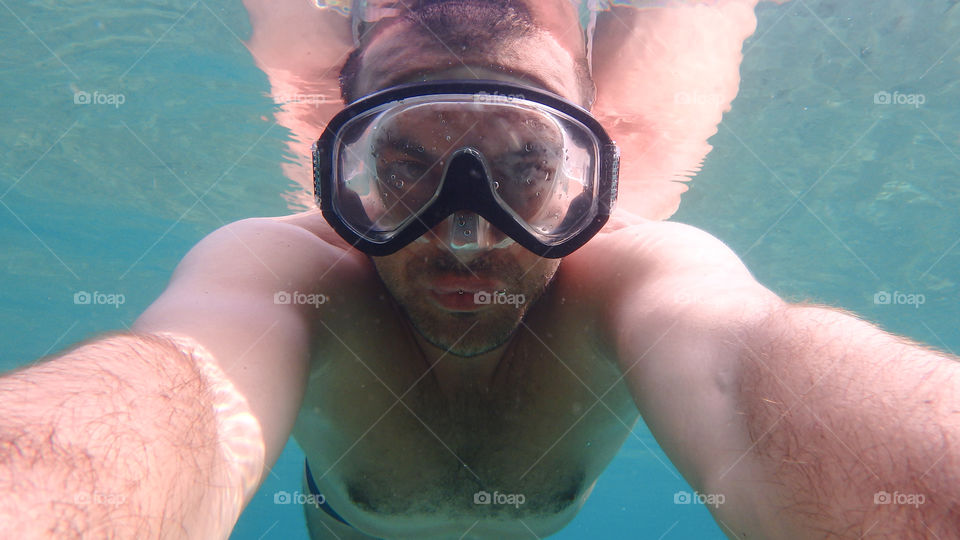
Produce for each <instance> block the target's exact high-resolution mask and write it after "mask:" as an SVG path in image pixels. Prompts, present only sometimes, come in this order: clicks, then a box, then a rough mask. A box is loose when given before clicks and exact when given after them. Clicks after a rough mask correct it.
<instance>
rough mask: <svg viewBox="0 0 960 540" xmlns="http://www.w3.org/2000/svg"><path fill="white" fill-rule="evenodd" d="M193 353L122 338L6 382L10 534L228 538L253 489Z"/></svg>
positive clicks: (1, 431) (158, 341)
mask: <svg viewBox="0 0 960 540" xmlns="http://www.w3.org/2000/svg"><path fill="white" fill-rule="evenodd" d="M194 356H195V355H194V354H191V353H190V352H185V351H183V350H181V347H178V346H177V345H176V344H174V343H173V342H171V341H169V340H167V339H164V338H162V337H157V336H148V335H115V336H110V337H107V338H105V339H101V340H99V341H95V342H92V343H89V344H86V345H82V346H80V347H78V348H76V349H74V350H72V351H70V352H68V353H66V354H64V355H62V356H60V357H58V358H54V359H52V360H49V361H46V362H43V363H40V364H37V365H35V366H32V367H30V368H27V369H22V370H19V371H17V372H14V373H11V374H8V375H6V376H4V377H3V378H0V531H2V534H0V536H3V537H5V538H50V537H56V538H80V537H97V538H101V537H103V538H182V537H188V536H189V537H204V538H216V537H224V536H225V535H226V534H227V533H228V532H229V528H230V527H232V525H233V520H235V519H236V517H237V516H238V515H239V508H236V507H237V504H236V501H237V500H239V499H242V498H243V495H244V490H243V485H242V482H240V481H238V478H237V474H235V473H236V472H237V471H236V468H235V464H234V463H231V462H229V461H227V459H226V458H227V457H228V456H227V454H225V453H224V452H223V448H222V447H221V445H220V444H219V442H218V441H219V437H218V434H219V433H220V431H221V430H220V424H221V421H220V419H219V418H218V417H217V415H216V414H215V412H214V405H228V404H227V403H224V401H223V398H224V397H225V396H224V393H223V392H222V390H223V388H222V386H221V384H220V383H222V381H217V380H215V375H212V374H211V373H210V372H208V371H207V369H206V368H205V367H204V366H202V365H201V363H202V360H199V359H198V358H195V357H194ZM211 375H212V376H211ZM229 408H231V409H232V411H233V412H239V413H241V414H242V410H243V407H242V405H241V406H236V404H234V406H233V407H229ZM241 423H242V420H241ZM248 424H249V423H248ZM253 427H254V428H255V426H253ZM261 460H262V457H261ZM233 508H236V510H235V511H234V510H233Z"/></svg>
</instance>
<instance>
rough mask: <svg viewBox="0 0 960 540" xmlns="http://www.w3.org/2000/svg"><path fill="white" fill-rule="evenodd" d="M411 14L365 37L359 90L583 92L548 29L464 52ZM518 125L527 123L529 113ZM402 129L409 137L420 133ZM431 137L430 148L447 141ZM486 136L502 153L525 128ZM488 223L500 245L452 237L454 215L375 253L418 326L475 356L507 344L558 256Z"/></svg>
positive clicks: (438, 341)
mask: <svg viewBox="0 0 960 540" xmlns="http://www.w3.org/2000/svg"><path fill="white" fill-rule="evenodd" d="M409 24H412V23H406V22H398V23H395V24H392V25H391V26H389V27H387V28H386V29H384V30H383V31H381V32H379V33H378V34H377V36H376V37H375V38H374V39H373V40H372V41H371V42H370V43H369V44H368V46H367V49H366V52H365V54H364V61H363V65H362V68H361V71H360V73H359V74H358V75H359V78H358V84H357V89H358V91H359V93H360V95H367V94H370V93H372V92H375V91H377V90H380V89H383V88H386V87H389V86H393V85H395V84H399V83H403V82H414V81H422V80H428V79H434V80H436V79H474V78H480V79H499V80H504V81H508V82H521V83H525V84H527V85H530V86H538V87H541V88H544V89H546V90H549V91H552V92H554V93H557V94H560V95H562V96H564V97H566V98H567V99H569V100H570V101H573V102H579V101H580V100H581V97H582V96H579V95H578V93H577V92H578V85H577V78H576V72H575V69H574V60H573V58H572V57H571V56H570V54H569V53H567V52H566V51H565V50H564V49H563V47H561V46H560V45H559V44H558V43H557V41H556V40H555V39H553V38H552V37H551V36H549V35H547V34H545V33H535V34H533V35H530V36H528V37H525V38H522V39H518V40H515V41H514V42H511V43H505V44H504V46H503V47H501V48H500V49H499V50H497V51H496V52H495V53H486V54H484V55H483V56H482V57H477V56H479V55H473V56H471V51H469V50H467V51H457V53H458V54H459V56H457V55H455V54H453V52H451V51H450V50H448V49H447V48H446V47H445V46H444V45H443V44H441V43H439V42H437V41H436V39H431V38H430V37H429V36H424V35H423V33H422V32H413V31H411V30H412V29H411V28H409ZM491 66H493V67H491ZM503 121H506V119H498V118H493V117H491V118H490V119H489V122H503ZM480 128H482V126H480ZM517 130H518V131H519V130H522V122H521V123H520V124H519V125H518V126H517ZM482 131H483V130H482V129H479V131H477V133H479V132H482ZM498 131H500V132H503V130H502V129H501V130H498ZM538 131H542V132H543V133H542V134H540V135H539V137H540V138H541V139H544V140H543V141H540V142H546V140H547V139H549V138H550V137H549V130H538ZM402 135H403V137H404V138H405V139H409V138H410V136H412V135H413V134H412V133H409V134H402ZM424 142H425V143H426V144H423V146H425V147H426V148H431V147H435V146H438V145H440V146H442V145H443V143H444V141H442V140H441V141H433V142H431V141H424ZM486 144H487V148H488V149H484V148H481V150H482V151H484V152H493V153H496V152H509V151H511V145H517V144H520V145H524V146H525V145H526V141H525V139H524V138H523V137H522V136H521V137H519V138H516V139H515V140H512V141H511V140H495V141H487V143H486ZM420 145H421V143H420V142H418V145H417V146H420ZM471 146H477V145H471ZM490 232H491V236H492V237H493V238H492V242H490V243H491V244H496V245H497V246H498V247H496V248H487V249H483V248H481V249H469V250H463V249H455V248H453V247H451V245H450V244H449V238H450V230H449V223H448V222H447V221H444V222H443V223H441V224H440V225H438V226H437V227H435V228H434V229H433V230H431V231H430V232H429V233H427V234H426V235H424V236H423V237H422V238H420V239H419V240H418V241H417V242H414V243H412V244H410V245H409V246H407V247H405V248H404V249H402V250H400V251H399V252H397V253H395V254H393V255H390V256H387V257H373V263H374V265H375V267H376V269H377V272H378V273H379V275H380V278H381V279H382V280H383V282H384V284H385V285H386V286H387V289H388V290H389V291H390V292H391V294H392V295H393V297H394V298H395V299H396V300H397V302H398V303H399V305H400V306H401V308H402V309H403V310H404V311H405V312H406V314H407V316H408V317H409V319H410V321H411V323H412V324H413V326H414V328H415V329H416V330H417V331H418V332H419V333H420V334H421V335H422V336H423V337H424V338H425V339H426V340H427V341H429V342H430V343H432V344H433V345H434V346H437V347H439V348H442V349H446V350H448V351H450V352H451V353H453V354H455V355H459V356H475V355H478V354H482V353H484V352H487V351H490V350H493V349H495V348H497V347H499V346H500V345H502V344H504V343H505V342H506V341H507V340H508V339H509V338H510V336H511V335H512V334H513V332H514V331H515V330H516V329H517V327H518V326H519V324H520V321H521V319H522V318H523V316H524V315H525V314H526V312H527V310H528V309H529V308H530V306H531V305H532V304H533V303H534V302H535V301H536V300H537V299H539V298H540V297H541V296H542V295H543V293H544V291H545V290H546V288H547V286H548V285H549V283H550V281H551V280H552V279H553V277H554V275H555V274H556V271H557V269H558V267H559V265H560V262H559V261H558V260H556V259H544V258H541V257H538V256H537V255H534V254H533V253H531V252H529V251H527V250H526V249H525V248H523V247H521V246H520V245H518V244H516V243H513V242H512V241H511V240H509V239H508V238H506V237H505V236H504V235H503V234H502V233H500V232H499V231H497V230H496V229H492V230H491V231H490ZM504 246H505V247H504ZM498 291H499V292H504V291H505V293H506V296H500V298H499V301H498V300H497V299H495V300H494V301H492V302H490V303H489V304H482V303H476V302H475V301H474V300H475V296H476V294H477V293H481V294H483V293H491V294H492V293H496V292H498ZM481 300H482V298H481ZM508 302H509V303H508Z"/></svg>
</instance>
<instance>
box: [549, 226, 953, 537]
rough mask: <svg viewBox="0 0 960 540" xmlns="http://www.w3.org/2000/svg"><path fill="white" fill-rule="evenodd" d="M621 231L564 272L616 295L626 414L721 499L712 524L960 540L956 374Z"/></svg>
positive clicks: (651, 230)
mask: <svg viewBox="0 0 960 540" xmlns="http://www.w3.org/2000/svg"><path fill="white" fill-rule="evenodd" d="M621 225H624V226H621V227H619V228H616V226H611V227H608V228H609V229H611V230H609V231H607V232H606V233H605V234H602V235H599V236H598V237H597V238H596V239H595V241H591V243H590V244H588V245H587V246H586V247H585V248H584V249H583V250H581V251H580V252H577V253H576V254H574V256H572V257H571V258H572V259H573V261H572V262H573V263H574V264H586V261H591V262H592V263H593V267H594V268H595V269H596V271H598V272H601V273H602V274H604V275H603V276H602V277H600V278H598V281H602V282H609V283H613V284H614V285H610V287H611V288H612V290H611V291H610V292H609V294H610V296H606V298H614V299H617V300H615V301H614V302H612V304H613V305H611V310H612V312H613V313H612V315H611V318H612V320H614V321H615V323H614V325H615V331H616V333H617V335H618V336H619V338H618V343H617V348H618V355H619V362H620V365H621V368H622V370H623V371H624V373H625V376H626V378H627V381H628V384H629V386H630V388H631V391H632V393H633V395H634V399H635V401H636V403H637V405H638V407H639V409H640V412H641V413H642V415H643V417H644V419H645V421H646V422H647V424H648V425H649V427H650V429H651V431H652V432H653V434H654V435H655V436H656V437H657V440H658V441H659V442H660V444H661V446H662V447H663V449H664V451H666V452H667V454H668V455H669V456H670V457H671V459H672V460H673V462H674V464H675V465H676V466H677V467H678V469H679V470H680V471H681V472H682V473H683V474H684V476H685V477H686V478H687V480H688V481H689V482H690V483H691V485H692V486H693V487H694V488H695V489H697V490H698V491H700V492H701V493H707V494H719V493H722V494H723V495H724V497H725V503H724V504H723V505H721V506H720V507H719V508H716V509H714V508H711V511H712V512H713V513H714V515H715V517H716V518H717V519H718V522H719V523H720V525H721V527H722V528H723V529H724V531H725V532H726V533H727V534H728V535H730V536H731V537H749V538H798V537H814V536H815V537H830V538H846V537H851V538H860V537H862V536H863V535H866V534H870V535H871V536H873V535H880V536H889V537H900V538H902V537H906V536H909V535H910V534H913V535H916V536H917V537H926V536H927V535H928V534H929V535H931V536H933V535H939V537H941V538H946V537H956V536H957V535H960V518H958V516H960V512H958V506H957V503H956V501H957V500H958V499H960V488H958V486H960V365H958V364H957V363H956V362H955V359H953V358H949V357H947V356H945V355H942V354H939V353H936V352H933V351H929V350H926V349H924V348H922V347H920V346H917V345H915V344H911V343H908V342H907V341H905V340H902V339H899V338H897V337H895V336H891V335H889V334H886V333H884V332H882V331H880V330H879V329H877V328H875V327H873V326H871V325H869V324H867V323H864V322H863V321H860V320H858V319H856V318H854V317H852V316H849V315H847V314H844V313H841V312H838V311H835V310H830V309H825V308H820V307H812V306H791V305H787V304H785V303H784V302H782V301H781V300H780V299H779V298H777V297H776V296H775V295H774V294H772V293H771V292H770V291H768V290H767V289H765V288H764V287H763V286H761V285H760V284H759V283H757V282H756V280H754V279H753V277H752V276H751V275H750V273H749V272H748V271H747V269H746V268H745V267H744V266H743V264H742V263H741V262H740V261H739V259H738V258H737V257H736V255H735V254H734V253H733V252H732V251H730V250H729V249H728V248H727V247H726V246H725V245H723V243H721V242H720V241H719V240H716V239H715V238H713V237H712V236H710V235H709V234H707V233H704V232H702V231H699V230H697V229H695V228H692V227H688V226H685V225H681V224H677V223H662V222H647V223H643V222H640V223H636V224H632V225H631V224H621ZM576 257H582V258H580V259H577V258H576ZM598 261H600V262H601V264H597V262H598ZM565 263H566V261H565ZM885 493H889V494H894V493H899V494H909V495H916V497H914V498H913V499H911V500H915V501H916V500H920V499H919V497H920V496H922V497H923V501H924V503H923V504H921V505H914V506H909V505H902V504H897V501H892V504H887V503H885V500H880V501H879V502H877V501H878V497H880V499H883V497H884V494H885ZM878 494H879V495H878ZM891 497H892V495H891Z"/></svg>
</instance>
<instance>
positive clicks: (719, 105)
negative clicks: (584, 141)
mask: <svg viewBox="0 0 960 540" xmlns="http://www.w3.org/2000/svg"><path fill="white" fill-rule="evenodd" d="M756 4H757V0H718V1H716V2H712V3H711V4H710V5H704V4H698V3H695V2H671V3H670V4H669V6H668V7H645V8H643V9H636V8H632V7H623V6H621V7H614V8H613V9H612V10H610V11H604V12H601V13H599V15H598V20H597V26H596V32H595V33H594V43H593V58H592V60H593V78H594V82H595V84H596V86H597V101H596V104H595V105H594V109H593V112H594V115H595V116H597V118H598V119H599V120H600V122H601V123H603V125H604V127H605V128H606V129H607V131H608V132H609V133H610V136H611V137H612V138H613V139H614V140H615V141H617V144H619V145H620V149H621V155H622V158H621V163H620V184H619V197H618V199H619V200H618V203H617V205H618V207H620V208H623V209H625V210H628V211H630V212H632V213H635V214H639V215H641V216H643V217H645V218H648V219H654V220H660V219H666V218H668V217H670V216H671V215H672V214H673V213H674V212H676V210H677V208H678V207H679V205H680V196H681V195H682V194H683V193H684V192H685V191H686V190H687V184H686V182H688V181H689V180H690V178H691V177H692V176H693V175H694V174H695V173H696V172H698V171H699V170H700V166H701V165H702V163H703V160H704V158H706V156H707V154H708V153H709V152H710V150H711V148H712V147H711V146H710V145H709V144H708V143H707V139H709V138H710V137H711V136H713V135H714V134H716V132H717V126H718V125H719V124H720V121H721V120H722V119H723V113H724V112H726V111H728V110H730V104H731V102H732V101H733V99H734V98H735V97H736V96H737V92H738V90H739V86H740V61H741V59H742V54H741V50H742V47H743V41H744V40H745V39H746V38H747V37H749V36H750V35H751V34H752V33H753V31H754V30H755V29H756V24H757V20H756V17H755V15H754V12H753V8H754V6H755V5H756Z"/></svg>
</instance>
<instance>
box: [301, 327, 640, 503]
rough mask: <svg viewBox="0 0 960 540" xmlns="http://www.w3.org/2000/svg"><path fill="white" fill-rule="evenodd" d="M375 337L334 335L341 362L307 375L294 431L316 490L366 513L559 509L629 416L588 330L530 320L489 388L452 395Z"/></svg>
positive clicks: (401, 346)
mask: <svg viewBox="0 0 960 540" xmlns="http://www.w3.org/2000/svg"><path fill="white" fill-rule="evenodd" d="M545 321H548V323H545ZM381 335H382V337H383V340H382V341H379V342H378V340H374V339H371V338H370V335H369V333H368V334H366V335H357V336H352V337H351V336H347V337H343V336H341V338H340V339H341V342H340V343H339V344H338V346H337V347H335V350H336V351H337V352H336V353H334V352H333V351H331V352H328V353H327V354H330V355H333V354H337V355H338V356H337V357H336V358H335V359H331V358H332V357H328V361H326V362H324V363H323V364H322V365H320V366H319V367H318V368H317V369H315V370H314V373H313V375H312V377H311V382H310V386H309V388H308V392H307V398H306V402H305V404H304V407H303V409H302V411H301V416H300V419H299V420H298V423H297V429H296V431H295V435H296V437H297V440H298V442H299V443H300V445H301V446H302V447H303V448H304V451H305V452H306V454H307V457H308V459H309V460H310V463H311V468H312V469H313V471H314V474H315V475H316V476H317V477H318V478H317V482H318V484H320V485H321V488H322V489H324V490H326V491H335V492H339V493H338V494H334V496H333V499H343V500H344V502H348V504H351V505H354V506H355V507H356V508H357V509H358V510H360V511H363V512H368V513H371V514H377V515H385V514H386V515H399V514H404V515H410V514H417V513H424V514H431V515H437V514H438V513H439V514H445V515H460V516H462V515H477V516H478V517H479V516H482V515H497V516H504V517H506V516H514V517H522V516H530V515H554V514H558V513H561V512H563V511H564V510H566V509H568V508H570V507H572V506H574V505H575V503H576V502H577V501H578V500H582V496H583V495H584V494H585V492H586V491H587V490H588V489H589V488H590V486H592V484H593V482H594V481H595V479H596V477H597V476H598V475H599V473H600V472H601V471H602V470H603V468H604V467H605V466H606V464H607V463H608V462H609V460H610V459H611V458H612V457H613V455H614V454H615V453H616V450H617V449H618V448H619V446H620V444H622V442H623V439H624V438H625V437H626V436H627V434H628V433H629V430H630V428H631V427H632V425H633V423H634V421H635V420H636V417H637V415H636V411H635V409H634V407H633V404H632V401H631V399H630V396H629V393H628V391H627V389H626V387H625V386H624V385H623V383H622V380H621V377H620V373H619V370H617V369H616V367H615V363H614V362H611V361H610V359H609V358H606V357H605V355H604V353H603V351H602V350H601V349H602V347H601V346H600V345H598V343H597V342H596V333H595V329H594V328H592V326H591V323H590V322H589V321H581V320H577V319H576V318H575V317H562V316H560V317H558V316H557V314H556V312H554V313H553V316H552V317H549V318H542V317H536V316H534V317H532V318H531V320H530V321H528V323H527V324H526V325H524V326H523V327H521V329H520V330H519V331H518V333H517V335H516V336H515V338H514V339H515V340H516V341H515V342H514V343H512V344H511V346H510V348H509V352H508V354H505V356H504V358H503V360H502V361H501V363H500V365H498V366H497V369H496V371H495V373H494V375H493V376H492V378H491V379H490V381H489V384H477V385H474V386H467V387H464V388H461V389H459V391H457V392H454V393H450V392H444V391H443V389H442V388H440V386H439V384H440V383H439V382H438V380H437V378H436V377H434V376H433V375H432V374H431V372H430V368H429V366H427V364H426V363H425V362H423V361H422V359H421V358H418V354H419V353H418V350H417V347H416V344H415V342H414V341H413V340H412V338H411V337H410V336H407V335H404V334H403V333H402V332H398V333H396V334H392V335H387V334H386V333H383V334H381ZM326 491H325V495H326ZM484 494H489V504H487V503H485V502H484V500H485V497H487V495H484ZM511 495H512V497H511ZM520 501H522V503H521V504H518V503H519V502H520ZM501 503H502V504H501Z"/></svg>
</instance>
